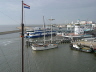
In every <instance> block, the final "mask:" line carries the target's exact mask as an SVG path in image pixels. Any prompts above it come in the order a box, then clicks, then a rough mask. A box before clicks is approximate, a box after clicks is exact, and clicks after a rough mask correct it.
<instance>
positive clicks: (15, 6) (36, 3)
mask: <svg viewBox="0 0 96 72" xmlns="http://www.w3.org/2000/svg"><path fill="white" fill-rule="evenodd" d="M23 1H24V3H26V4H27V5H29V6H30V9H25V8H24V24H26V25H27V24H43V16H44V17H45V24H50V23H54V24H64V23H71V22H72V21H73V22H76V21H77V20H78V19H79V20H89V21H94V22H96V0H23ZM21 9H22V3H21V0H0V25H9V24H12V25H17V24H18V25H19V24H21V17H22V11H21ZM50 18H53V19H55V20H54V21H52V22H50V21H49V20H48V19H50Z"/></svg>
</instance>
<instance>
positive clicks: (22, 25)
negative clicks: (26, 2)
mask: <svg viewBox="0 0 96 72" xmlns="http://www.w3.org/2000/svg"><path fill="white" fill-rule="evenodd" d="M21 28H22V35H21V37H22V72H24V24H23V0H22V22H21Z"/></svg>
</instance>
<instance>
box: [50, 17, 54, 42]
mask: <svg viewBox="0 0 96 72" xmlns="http://www.w3.org/2000/svg"><path fill="white" fill-rule="evenodd" d="M49 20H50V22H51V43H52V21H53V20H55V19H52V17H51V19H49Z"/></svg>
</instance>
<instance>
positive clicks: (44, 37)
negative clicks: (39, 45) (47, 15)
mask: <svg viewBox="0 0 96 72" xmlns="http://www.w3.org/2000/svg"><path fill="white" fill-rule="evenodd" d="M43 22H44V44H45V20H44V16H43Z"/></svg>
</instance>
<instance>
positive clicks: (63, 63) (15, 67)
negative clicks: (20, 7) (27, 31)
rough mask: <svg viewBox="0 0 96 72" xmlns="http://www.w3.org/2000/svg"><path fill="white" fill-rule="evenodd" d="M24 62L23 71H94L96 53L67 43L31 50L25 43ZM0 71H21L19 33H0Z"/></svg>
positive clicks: (95, 69)
mask: <svg viewBox="0 0 96 72" xmlns="http://www.w3.org/2000/svg"><path fill="white" fill-rule="evenodd" d="M24 62H25V63H24V65H25V66H24V68H25V72H96V55H95V54H93V53H85V52H79V51H75V50H71V49H70V47H69V44H60V45H59V46H58V48H56V49H50V50H45V51H33V50H32V49H31V47H28V46H26V43H25V45H24ZM0 72H21V37H20V34H19V33H12V34H6V35H0Z"/></svg>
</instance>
